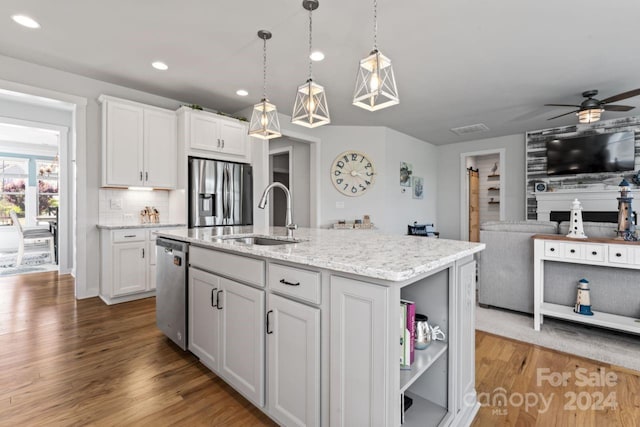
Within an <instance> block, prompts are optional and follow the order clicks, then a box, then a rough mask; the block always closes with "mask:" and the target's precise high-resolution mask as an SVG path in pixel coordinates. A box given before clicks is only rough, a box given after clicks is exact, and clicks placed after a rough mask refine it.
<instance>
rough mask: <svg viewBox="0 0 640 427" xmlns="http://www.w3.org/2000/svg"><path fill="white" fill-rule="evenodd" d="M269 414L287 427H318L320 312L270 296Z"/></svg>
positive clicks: (268, 341)
mask: <svg viewBox="0 0 640 427" xmlns="http://www.w3.org/2000/svg"><path fill="white" fill-rule="evenodd" d="M267 349H268V389H267V392H268V396H269V413H270V415H271V416H273V417H274V418H275V419H276V420H277V421H278V422H279V423H281V424H282V425H287V426H319V425H320V309H319V308H315V307H310V306H307V305H305V304H302V303H299V302H295V301H292V300H290V299H287V298H283V297H281V296H278V295H274V294H270V295H269V298H268V311H267Z"/></svg>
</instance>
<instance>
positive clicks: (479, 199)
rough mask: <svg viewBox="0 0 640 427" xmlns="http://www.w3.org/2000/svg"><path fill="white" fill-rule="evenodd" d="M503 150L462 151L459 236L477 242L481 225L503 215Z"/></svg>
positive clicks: (497, 219) (496, 219)
mask: <svg viewBox="0 0 640 427" xmlns="http://www.w3.org/2000/svg"><path fill="white" fill-rule="evenodd" d="M504 158H505V153H504V149H499V150H487V151H477V152H472V153H462V154H461V155H460V161H461V165H460V166H461V168H460V169H461V171H462V176H461V185H462V188H461V192H460V194H461V203H460V206H461V215H460V217H461V223H460V230H461V233H460V238H461V240H467V241H471V242H478V241H480V225H481V224H482V223H484V222H488V221H502V220H504V217H505V203H504V202H505V200H504V197H503V196H504V194H505V183H506V178H505V165H504Z"/></svg>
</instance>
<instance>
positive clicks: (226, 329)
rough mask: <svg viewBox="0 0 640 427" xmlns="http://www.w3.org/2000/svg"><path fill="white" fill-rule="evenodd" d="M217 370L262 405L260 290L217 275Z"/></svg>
mask: <svg viewBox="0 0 640 427" xmlns="http://www.w3.org/2000/svg"><path fill="white" fill-rule="evenodd" d="M216 302H217V303H218V306H219V309H220V312H221V317H222V319H221V320H222V321H221V326H222V329H221V332H220V338H221V344H220V350H221V358H220V363H221V366H220V374H221V375H222V377H223V378H224V379H225V380H226V381H227V382H228V383H229V384H231V385H232V386H233V387H234V388H235V389H236V390H238V391H239V392H240V393H242V394H243V395H244V396H245V397H247V399H249V400H251V401H252V402H253V403H255V404H256V405H258V406H264V322H265V321H264V319H265V317H264V291H263V290H260V289H256V288H252V287H250V286H248V285H243V284H240V283H238V282H234V281H232V280H228V279H220V294H219V296H218V300H217V301H216Z"/></svg>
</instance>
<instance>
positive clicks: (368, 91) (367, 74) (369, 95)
mask: <svg viewBox="0 0 640 427" xmlns="http://www.w3.org/2000/svg"><path fill="white" fill-rule="evenodd" d="M399 103H400V98H399V97H398V87H397V86H396V79H395V76H394V75H393V67H392V66H391V60H390V59H389V58H387V57H386V56H384V55H383V54H382V53H380V51H379V50H378V2H377V0H374V2H373V50H372V51H371V53H370V54H369V56H367V57H366V58H364V59H362V60H361V61H360V66H359V67H358V74H357V76H356V88H355V91H354V93H353V105H356V106H358V107H361V108H364V109H365V110H369V111H376V110H380V109H382V108H386V107H390V106H392V105H396V104H399Z"/></svg>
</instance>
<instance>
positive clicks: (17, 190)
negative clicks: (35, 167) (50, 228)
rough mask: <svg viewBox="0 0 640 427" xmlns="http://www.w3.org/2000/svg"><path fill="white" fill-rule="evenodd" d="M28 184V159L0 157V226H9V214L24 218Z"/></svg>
mask: <svg viewBox="0 0 640 427" xmlns="http://www.w3.org/2000/svg"><path fill="white" fill-rule="evenodd" d="M28 182H29V159H21V158H10V157H4V158H2V157H0V183H1V184H2V187H0V225H10V224H11V219H10V217H9V212H11V211H14V212H16V213H17V214H18V218H24V217H25V192H26V187H27V183H28Z"/></svg>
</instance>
